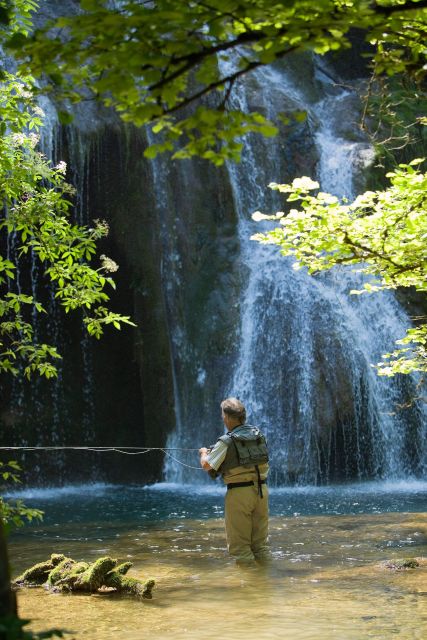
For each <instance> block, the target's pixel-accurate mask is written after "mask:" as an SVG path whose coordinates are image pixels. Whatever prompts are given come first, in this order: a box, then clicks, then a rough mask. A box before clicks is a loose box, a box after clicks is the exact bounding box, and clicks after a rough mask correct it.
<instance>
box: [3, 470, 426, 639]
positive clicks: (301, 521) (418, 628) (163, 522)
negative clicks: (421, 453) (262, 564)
mask: <svg viewBox="0 0 427 640" xmlns="http://www.w3.org/2000/svg"><path fill="white" fill-rule="evenodd" d="M426 489H427V483H422V482H412V483H395V484H390V483H384V484H366V485H354V486H344V487H324V488H313V487H299V488H283V489H272V495H271V513H272V517H271V527H270V538H271V547H272V551H273V558H274V561H273V564H272V566H271V567H269V568H268V569H261V568H258V569H255V570H248V569H246V570H243V569H239V568H237V567H235V566H234V565H233V563H232V562H230V560H229V559H228V557H227V554H226V548H225V538H224V531H223V520H222V514H223V490H222V489H221V488H219V487H216V486H212V487H209V486H206V487H196V486H194V487H188V486H181V485H166V484H161V485H155V486H152V487H136V486H130V487H124V486H122V487H118V486H108V485H93V486H85V487H65V488H62V489H48V490H46V489H44V490H26V491H25V492H21V495H20V497H22V498H25V502H26V503H27V504H28V505H31V506H37V507H39V508H42V509H44V510H45V519H44V521H43V523H42V524H39V523H35V524H33V525H31V526H29V527H26V528H25V529H23V530H21V531H19V532H17V533H16V534H14V535H13V536H12V538H11V540H10V553H11V558H12V563H13V573H14V574H15V575H16V574H17V573H19V572H20V571H22V570H23V569H24V568H26V567H27V566H29V565H31V564H33V563H35V562H38V561H41V560H43V559H45V558H47V557H48V556H49V555H50V553H52V552H57V553H59V552H61V553H65V554H66V555H69V556H72V557H73V558H75V559H84V560H91V559H95V558H97V557H99V556H101V555H111V556H113V557H117V558H119V559H120V560H127V559H129V560H131V561H132V562H133V563H134V566H133V568H132V569H131V575H134V576H135V577H141V578H142V577H151V576H152V577H154V578H155V579H156V581H157V584H156V587H155V590H154V598H153V600H152V601H142V602H141V601H138V600H135V599H132V598H128V597H120V596H105V595H102V596H101V595H91V596H88V595H76V594H75V595H53V594H49V593H47V592H45V591H44V590H43V589H30V590H22V591H20V593H19V608H20V614H21V616H22V617H29V618H31V619H32V620H33V623H32V628H34V629H37V630H39V629H46V628H48V627H52V626H60V627H62V628H68V629H70V630H72V631H73V634H72V635H71V636H70V637H76V638H87V639H89V640H92V639H93V640H95V639H96V640H112V639H113V638H114V639H116V638H118V637H123V638H129V639H130V640H132V639H137V638H148V639H149V638H156V639H160V640H163V639H164V640H166V639H169V638H178V639H180V638H201V637H204V638H217V637H218V636H222V637H225V638H231V639H233V640H234V639H238V638H245V639H250V640H252V639H254V640H255V638H273V637H276V636H277V637H283V638H292V639H297V640H298V639H300V638H316V639H319V640H322V639H325V640H326V639H330V638H333V639H337V640H338V639H340V640H341V639H345V638H349V639H353V638H354V639H355V640H356V639H357V640H360V639H362V638H390V637H396V638H402V639H404V640H407V639H408V640H409V639H412V638H420V639H421V638H425V637H427V565H426V566H424V564H423V561H422V562H421V564H422V566H421V567H420V568H419V569H416V570H412V571H411V570H408V571H398V572H397V571H392V570H390V569H387V568H385V567H384V564H383V563H384V562H385V561H387V560H390V559H393V558H394V559H396V558H402V557H419V558H422V557H424V556H427V491H426Z"/></svg>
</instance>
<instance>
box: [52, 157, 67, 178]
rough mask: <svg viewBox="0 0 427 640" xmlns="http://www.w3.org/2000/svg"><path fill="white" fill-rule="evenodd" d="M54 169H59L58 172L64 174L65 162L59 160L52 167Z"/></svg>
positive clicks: (65, 169)
mask: <svg viewBox="0 0 427 640" xmlns="http://www.w3.org/2000/svg"><path fill="white" fill-rule="evenodd" d="M54 169H55V171H59V173H63V174H64V175H65V173H66V171H67V163H66V162H64V161H63V160H61V161H60V162H58V164H57V165H56V167H54Z"/></svg>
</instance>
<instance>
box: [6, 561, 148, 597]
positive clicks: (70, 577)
mask: <svg viewBox="0 0 427 640" xmlns="http://www.w3.org/2000/svg"><path fill="white" fill-rule="evenodd" d="M131 566H132V563H131V562H123V563H122V564H119V565H118V564H117V560H114V559H113V558H110V557H108V556H105V557H103V558H99V559H98V560H96V561H95V562H92V563H90V564H88V563H87V562H76V561H75V560H73V559H72V558H66V557H65V556H64V555H57V556H55V557H54V556H51V559H50V560H48V561H46V562H42V563H40V564H39V565H34V567H31V568H30V569H28V570H27V571H25V572H24V573H23V574H22V576H20V577H19V578H17V580H16V581H15V583H18V582H19V584H20V585H22V586H33V585H35V584H36V585H42V584H45V586H46V587H47V588H48V589H50V590H52V591H58V592H61V591H86V592H89V593H94V592H97V591H99V590H101V591H103V592H106V591H107V592H108V590H114V591H119V592H121V593H126V594H129V595H134V596H138V597H140V598H152V590H153V587H154V585H155V581H154V580H153V579H152V578H150V579H149V580H146V581H145V582H144V581H142V580H138V579H137V578H129V577H127V576H126V577H125V574H126V573H127V572H128V571H129V569H130V568H131Z"/></svg>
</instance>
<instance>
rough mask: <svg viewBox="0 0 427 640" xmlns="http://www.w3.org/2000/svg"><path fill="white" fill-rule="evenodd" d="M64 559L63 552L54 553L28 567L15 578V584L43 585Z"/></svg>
mask: <svg viewBox="0 0 427 640" xmlns="http://www.w3.org/2000/svg"><path fill="white" fill-rule="evenodd" d="M64 560H65V556H64V555H63V554H59V553H52V555H51V556H50V559H49V560H46V561H45V562H39V563H38V564H35V565H34V566H32V567H30V568H29V569H27V570H26V571H24V573H22V574H21V575H20V576H18V577H17V578H16V579H15V580H14V582H13V584H14V585H15V586H21V585H22V586H30V585H42V584H44V583H45V582H46V580H47V579H48V577H49V575H50V573H51V572H52V571H53V570H54V569H55V567H57V566H58V565H59V564H60V563H61V562H63V561H64Z"/></svg>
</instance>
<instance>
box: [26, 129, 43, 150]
mask: <svg viewBox="0 0 427 640" xmlns="http://www.w3.org/2000/svg"><path fill="white" fill-rule="evenodd" d="M28 140H29V142H30V145H31V146H32V147H33V149H34V147H35V146H36V145H37V144H38V143H39V141H40V136H38V135H37V133H30V135H29V136H28Z"/></svg>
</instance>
